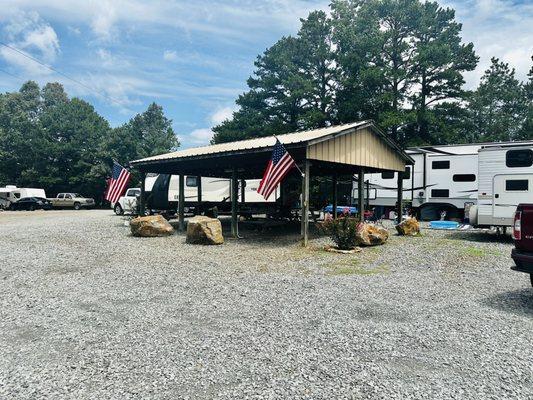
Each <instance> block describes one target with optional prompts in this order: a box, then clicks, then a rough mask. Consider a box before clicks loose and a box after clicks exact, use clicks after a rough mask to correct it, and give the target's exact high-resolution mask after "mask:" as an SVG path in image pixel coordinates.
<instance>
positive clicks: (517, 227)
mask: <svg viewBox="0 0 533 400" xmlns="http://www.w3.org/2000/svg"><path fill="white" fill-rule="evenodd" d="M513 239H514V243H515V248H514V249H513V250H512V252H511V258H512V259H513V260H514V262H515V266H514V267H511V269H512V270H514V271H520V272H525V273H526V274H529V276H530V279H531V286H533V204H519V205H518V207H517V208H516V213H515V216H514V224H513Z"/></svg>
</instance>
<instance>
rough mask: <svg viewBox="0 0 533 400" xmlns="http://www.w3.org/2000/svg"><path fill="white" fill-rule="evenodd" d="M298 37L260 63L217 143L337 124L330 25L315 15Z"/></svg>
mask: <svg viewBox="0 0 533 400" xmlns="http://www.w3.org/2000/svg"><path fill="white" fill-rule="evenodd" d="M301 22H302V27H301V29H300V30H299V32H298V35H297V36H296V37H292V36H288V37H283V38H281V39H280V40H279V41H278V42H277V43H275V44H274V45H273V46H272V47H270V48H269V49H267V50H266V51H265V52H264V53H263V54H262V55H261V56H259V57H258V58H257V60H256V62H255V67H256V70H255V71H254V75H253V76H252V77H250V78H249V79H248V81H247V84H248V87H249V91H248V92H246V93H244V94H242V95H240V96H239V97H238V99H237V101H236V103H237V105H238V106H239V110H238V111H237V112H235V113H234V115H233V119H232V120H228V121H224V122H223V123H222V124H220V125H219V126H216V127H215V128H213V131H214V132H215V135H214V137H213V142H214V143H220V142H226V141H231V140H238V139H244V138H250V137H261V136H267V135H271V134H274V133H277V134H281V133H285V132H291V131H297V130H302V129H310V128H316V127H323V126H326V125H328V124H330V123H331V122H332V121H333V119H334V114H335V110H334V107H333V104H334V73H335V67H334V65H335V63H334V58H333V53H332V43H331V32H332V26H331V21H330V19H329V18H328V17H327V15H326V13H324V12H322V11H315V12H312V13H310V14H309V16H308V18H307V19H302V20H301Z"/></svg>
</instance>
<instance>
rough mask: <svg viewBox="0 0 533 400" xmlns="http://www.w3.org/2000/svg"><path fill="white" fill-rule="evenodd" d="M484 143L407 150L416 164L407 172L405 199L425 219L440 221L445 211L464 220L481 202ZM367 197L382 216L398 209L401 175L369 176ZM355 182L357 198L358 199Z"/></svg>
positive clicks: (404, 174) (409, 167) (355, 189)
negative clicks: (479, 167)
mask: <svg viewBox="0 0 533 400" xmlns="http://www.w3.org/2000/svg"><path fill="white" fill-rule="evenodd" d="M480 148H481V145H480V144H474V145H454V146H428V147H417V148H410V149H408V150H407V154H409V155H410V156H411V157H412V158H413V159H414V160H415V164H414V165H411V166H407V168H406V170H405V172H404V173H403V198H404V200H405V201H407V202H409V203H411V207H412V208H413V210H414V211H415V212H416V213H417V214H418V216H419V217H420V218H421V219H438V218H439V217H440V214H441V213H442V212H443V211H444V212H446V215H447V216H448V217H450V218H461V217H462V216H463V214H464V210H465V208H467V209H468V208H469V207H470V206H471V205H472V204H474V203H475V202H476V201H477V165H478V161H477V159H478V153H477V152H478V150H479V149H480ZM365 186H366V188H365V190H366V194H365V197H366V198H367V199H368V204H369V205H370V207H373V208H375V210H376V212H377V213H379V214H380V216H381V215H385V216H386V215H388V213H389V211H391V210H394V209H395V204H396V198H397V173H392V172H383V173H379V174H377V173H374V174H368V175H365ZM356 187H357V184H356V183H354V191H353V197H354V199H355V198H357V188H356Z"/></svg>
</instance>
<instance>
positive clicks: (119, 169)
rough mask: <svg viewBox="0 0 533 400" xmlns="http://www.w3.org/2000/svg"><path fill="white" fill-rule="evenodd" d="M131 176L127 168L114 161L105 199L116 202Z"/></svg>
mask: <svg viewBox="0 0 533 400" xmlns="http://www.w3.org/2000/svg"><path fill="white" fill-rule="evenodd" d="M130 177H131V174H130V172H129V171H128V170H127V169H126V168H124V167H123V166H122V165H120V164H119V163H117V162H116V161H113V171H112V173H111V178H110V179H108V181H107V189H106V192H105V199H106V200H108V201H110V202H111V203H116V202H117V201H118V199H120V196H122V194H123V193H124V191H125V190H126V187H127V186H128V182H129V180H130Z"/></svg>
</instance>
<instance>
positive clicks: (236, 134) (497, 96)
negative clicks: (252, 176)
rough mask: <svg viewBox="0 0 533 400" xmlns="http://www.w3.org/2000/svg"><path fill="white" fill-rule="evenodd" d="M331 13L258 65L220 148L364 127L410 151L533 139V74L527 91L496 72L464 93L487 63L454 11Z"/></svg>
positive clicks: (364, 6)
mask: <svg viewBox="0 0 533 400" xmlns="http://www.w3.org/2000/svg"><path fill="white" fill-rule="evenodd" d="M330 8H331V12H330V14H329V16H328V14H326V13H324V12H322V11H314V12H311V13H310V14H309V16H308V17H307V18H305V19H302V20H301V27H300V30H299V32H298V34H297V35H296V36H294V37H291V36H289V37H283V38H281V39H280V40H279V41H278V42H277V43H276V44H274V45H273V46H272V47H271V48H269V49H267V50H266V51H265V52H264V53H263V54H262V55H260V56H259V57H258V59H257V61H256V63H255V66H256V70H255V72H254V75H253V76H252V77H250V78H249V79H248V87H249V90H248V91H247V92H245V93H243V94H242V95H241V96H239V98H238V99H237V101H236V103H237V105H238V106H239V108H238V111H236V112H235V113H234V115H233V118H232V119H231V120H227V121H224V122H223V123H222V124H220V125H219V126H217V127H215V128H214V131H215V135H214V138H213V142H215V143H219V142H226V141H231V140H241V139H246V138H252V137H259V136H266V135H271V134H281V133H285V132H291V131H296V130H304V129H312V128H317V127H322V126H327V125H329V124H334V123H345V122H352V121H356V120H363V119H373V120H375V121H376V122H377V123H378V124H379V125H380V126H381V127H382V128H383V129H385V130H386V131H387V132H388V133H389V135H390V136H391V138H393V139H395V140H397V141H398V142H400V143H401V144H403V145H424V144H446V143H452V142H453V143H465V142H470V141H477V140H485V139H486V140H503V139H505V140H508V139H518V138H529V137H532V130H533V107H532V105H531V104H532V92H533V83H532V82H533V73H532V75H531V76H530V82H529V83H528V84H526V85H523V84H521V83H520V82H518V81H517V80H516V78H514V72H513V71H511V70H509V69H507V70H506V69H505V68H504V67H503V66H500V67H499V68H495V67H491V71H488V72H487V74H488V75H486V76H485V78H484V79H483V81H482V82H481V84H480V87H479V89H477V90H476V91H474V92H472V93H469V92H466V91H464V90H463V85H464V78H463V74H464V73H465V72H468V71H472V70H474V69H475V67H476V65H477V62H478V57H477V56H476V54H475V52H474V47H473V44H472V43H463V41H462V39H461V29H462V26H461V24H460V23H458V22H457V21H456V20H455V11H454V10H453V9H450V8H446V7H441V6H440V5H439V4H438V3H437V2H431V1H428V2H423V1H421V0H333V1H332V3H331V5H330ZM489 75H490V76H489ZM497 77H500V78H499V79H496V78H497ZM505 85H508V86H507V88H506V87H505ZM528 96H529V97H528ZM487 117H488V118H487Z"/></svg>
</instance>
